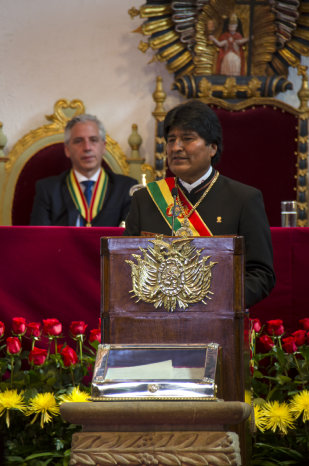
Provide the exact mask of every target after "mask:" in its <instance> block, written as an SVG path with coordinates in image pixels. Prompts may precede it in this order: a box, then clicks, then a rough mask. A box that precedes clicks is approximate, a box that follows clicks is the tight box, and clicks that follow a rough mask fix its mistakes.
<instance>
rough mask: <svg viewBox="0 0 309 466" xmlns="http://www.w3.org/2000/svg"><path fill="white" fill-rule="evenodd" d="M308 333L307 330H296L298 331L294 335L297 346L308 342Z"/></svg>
mask: <svg viewBox="0 0 309 466" xmlns="http://www.w3.org/2000/svg"><path fill="white" fill-rule="evenodd" d="M306 334H307V332H306V330H296V332H293V333H292V337H294V339H295V343H296V345H297V346H301V345H304V344H305V343H306Z"/></svg>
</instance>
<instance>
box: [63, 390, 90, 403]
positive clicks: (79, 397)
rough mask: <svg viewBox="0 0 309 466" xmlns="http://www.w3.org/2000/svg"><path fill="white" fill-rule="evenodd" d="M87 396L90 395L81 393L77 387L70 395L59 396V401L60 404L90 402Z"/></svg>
mask: <svg viewBox="0 0 309 466" xmlns="http://www.w3.org/2000/svg"><path fill="white" fill-rule="evenodd" d="M89 396H90V395H89V394H88V393H86V392H83V391H81V390H80V389H79V387H75V388H73V390H72V392H71V393H69V394H65V395H61V396H59V400H60V404H62V403H71V402H77V403H82V402H85V401H90V400H89Z"/></svg>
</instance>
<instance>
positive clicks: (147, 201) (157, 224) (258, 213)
mask: <svg viewBox="0 0 309 466" xmlns="http://www.w3.org/2000/svg"><path fill="white" fill-rule="evenodd" d="M183 191H184V192H185V194H186V195H187V197H188V198H190V197H192V196H190V195H189V194H188V193H187V192H186V191H185V189H184V190H183ZM198 196H200V193H199V194H198ZM197 198H198V197H197ZM190 200H191V199H190ZM194 202H196V200H194ZM197 211H198V213H199V214H200V216H201V217H202V218H203V220H204V222H205V223H206V225H207V226H208V228H209V229H210V231H211V233H212V234H213V235H240V236H243V237H244V239H245V253H246V257H245V264H246V272H245V302H246V307H251V306H253V305H254V304H256V303H257V302H258V301H260V300H261V299H263V298H265V297H266V296H267V295H268V294H269V292H270V291H271V289H272V288H273V286H274V284H275V275H274V271H273V255H272V243H271V236H270V228H269V224H268V219H267V216H266V213H265V209H264V202H263V197H262V194H261V192H260V191H258V190H257V189H255V188H253V187H251V186H247V185H245V184H242V183H239V182H237V181H234V180H231V179H230V178H227V177H225V176H222V175H219V178H218V180H217V181H216V183H215V184H214V186H213V187H212V189H211V190H210V191H209V193H208V194H207V196H206V197H205V199H204V200H203V201H202V203H201V204H200V205H199V207H198V208H197ZM142 231H146V232H147V231H148V232H152V233H162V234H164V235H171V229H170V228H169V226H168V224H167V223H166V221H165V220H164V219H163V217H162V215H161V213H160V212H159V210H158V208H157V207H156V205H155V203H154V202H153V201H152V199H151V197H150V196H149V194H148V192H147V190H146V189H141V190H139V191H137V192H136V193H135V194H134V196H133V199H132V204H131V208H130V212H129V215H128V217H127V220H126V230H125V233H124V234H125V235H130V236H139V235H140V234H141V232H142Z"/></svg>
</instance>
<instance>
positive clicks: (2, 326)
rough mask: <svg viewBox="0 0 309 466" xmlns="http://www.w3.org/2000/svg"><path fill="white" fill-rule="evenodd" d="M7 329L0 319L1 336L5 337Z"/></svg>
mask: <svg viewBox="0 0 309 466" xmlns="http://www.w3.org/2000/svg"><path fill="white" fill-rule="evenodd" d="M4 331H5V325H4V323H3V322H1V321H0V338H1V337H3V335H4Z"/></svg>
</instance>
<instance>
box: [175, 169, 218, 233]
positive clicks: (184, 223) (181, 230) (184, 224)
mask: <svg viewBox="0 0 309 466" xmlns="http://www.w3.org/2000/svg"><path fill="white" fill-rule="evenodd" d="M218 176H219V172H218V171H217V172H216V174H215V176H214V177H213V179H212V181H211V182H210V184H209V186H208V188H207V189H206V190H205V191H204V193H203V195H202V196H201V197H200V199H199V200H198V201H197V203H196V204H195V205H194V206H193V207H192V209H191V210H190V211H189V212H187V213H186V212H185V209H184V206H183V205H182V202H181V200H180V197H179V194H177V198H176V200H177V204H178V206H179V207H180V210H181V213H182V216H183V221H181V220H180V219H179V220H180V222H181V224H182V226H181V227H180V228H178V230H177V231H176V233H177V236H183V237H185V238H187V237H188V236H194V233H193V230H192V228H191V225H190V221H189V217H190V216H191V214H193V212H195V211H196V209H197V208H198V206H199V205H200V203H201V202H202V201H203V200H204V199H205V197H206V196H207V194H208V193H209V191H210V190H211V188H212V187H213V185H214V184H215V182H216V181H217V179H218ZM175 186H176V188H178V186H177V180H176V183H175Z"/></svg>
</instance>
